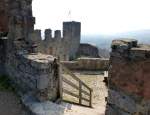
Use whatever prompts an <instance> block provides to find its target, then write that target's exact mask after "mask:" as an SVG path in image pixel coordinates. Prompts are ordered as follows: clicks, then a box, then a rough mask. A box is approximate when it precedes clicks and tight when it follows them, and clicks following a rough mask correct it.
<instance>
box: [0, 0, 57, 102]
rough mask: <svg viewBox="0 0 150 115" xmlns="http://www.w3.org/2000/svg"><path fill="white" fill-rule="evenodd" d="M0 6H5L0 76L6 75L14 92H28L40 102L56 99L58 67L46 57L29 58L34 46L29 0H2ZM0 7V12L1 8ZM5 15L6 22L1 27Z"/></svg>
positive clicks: (0, 47)
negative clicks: (15, 90) (15, 88)
mask: <svg viewBox="0 0 150 115" xmlns="http://www.w3.org/2000/svg"><path fill="white" fill-rule="evenodd" d="M0 3H2V5H3V7H4V6H7V7H6V8H3V9H4V10H6V11H5V12H6V13H2V14H1V15H2V18H1V19H0V28H2V29H1V30H2V31H1V30H0V37H1V38H0V59H1V60H0V74H3V73H4V74H6V75H8V76H9V77H10V78H11V80H12V81H13V84H15V86H16V87H17V89H18V90H17V91H18V92H19V91H20V92H21V93H29V92H31V93H32V94H33V96H35V97H37V98H38V99H39V100H41V101H42V100H56V99H58V98H59V90H58V87H59V85H58V83H59V65H58V64H57V62H56V60H54V57H52V56H50V55H42V54H33V52H36V50H37V45H38V44H37V42H35V41H36V40H34V39H30V38H31V34H32V33H33V31H34V23H35V18H34V17H33V16H32V0H2V1H0ZM0 7H1V8H0V12H1V11H2V10H1V9H2V6H1V4H0ZM5 14H7V16H8V17H7V18H8V20H6V23H4V25H2V23H3V20H4V19H3V18H5V17H6V15H5ZM5 26H6V28H4V27H5ZM7 27H8V28H7ZM7 33H8V34H7ZM39 33H40V32H39V31H36V34H39ZM38 36H40V35H38ZM2 38H3V39H2ZM4 38H5V39H4ZM2 72H3V73H2Z"/></svg>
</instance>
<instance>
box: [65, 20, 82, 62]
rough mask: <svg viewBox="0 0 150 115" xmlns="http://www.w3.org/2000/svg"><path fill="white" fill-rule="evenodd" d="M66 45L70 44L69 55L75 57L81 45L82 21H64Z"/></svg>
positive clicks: (71, 57)
mask: <svg viewBox="0 0 150 115" xmlns="http://www.w3.org/2000/svg"><path fill="white" fill-rule="evenodd" d="M63 38H64V41H65V44H64V45H67V46H68V50H69V57H70V59H74V58H75V57H76V53H77V50H78V48H79V45H80V39H81V23H80V22H75V21H71V22H63Z"/></svg>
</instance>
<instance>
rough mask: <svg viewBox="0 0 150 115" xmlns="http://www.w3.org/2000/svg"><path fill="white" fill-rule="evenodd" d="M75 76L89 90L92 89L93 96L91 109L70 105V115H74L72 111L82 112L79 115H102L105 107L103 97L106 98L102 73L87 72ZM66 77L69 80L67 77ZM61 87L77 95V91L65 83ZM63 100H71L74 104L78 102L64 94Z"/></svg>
mask: <svg viewBox="0 0 150 115" xmlns="http://www.w3.org/2000/svg"><path fill="white" fill-rule="evenodd" d="M75 74H76V76H78V77H79V78H80V79H81V80H82V81H83V82H84V83H86V84H87V85H88V86H89V87H90V88H91V89H93V95H92V106H93V108H86V107H81V106H76V105H72V107H70V108H71V109H70V110H72V114H70V115H74V112H73V111H78V112H81V111H82V112H81V113H82V114H81V115H104V112H105V107H106V102H105V97H107V88H106V86H105V84H104V83H103V80H104V74H103V73H93V72H88V73H87V72H75ZM65 76H66V75H65ZM66 77H68V78H69V75H68V76H66ZM69 79H70V80H72V79H71V78H69ZM72 82H75V81H73V80H72ZM76 84H77V83H76ZM63 86H64V87H65V88H67V89H70V91H72V92H74V93H75V94H78V93H79V92H78V91H77V90H75V89H73V88H72V87H70V86H68V85H66V84H65V83H64V84H63ZM63 98H64V99H65V100H71V101H74V102H78V99H76V98H74V97H71V96H69V95H67V94H64V95H63ZM76 115H77V114H76ZM79 115H80V114H79Z"/></svg>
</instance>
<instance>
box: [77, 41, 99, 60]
mask: <svg viewBox="0 0 150 115" xmlns="http://www.w3.org/2000/svg"><path fill="white" fill-rule="evenodd" d="M77 56H78V57H91V58H100V56H99V50H98V48H97V47H96V46H93V45H91V44H87V43H81V44H80V46H79V49H78V52H77Z"/></svg>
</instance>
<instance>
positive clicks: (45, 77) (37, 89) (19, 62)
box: [6, 53, 59, 101]
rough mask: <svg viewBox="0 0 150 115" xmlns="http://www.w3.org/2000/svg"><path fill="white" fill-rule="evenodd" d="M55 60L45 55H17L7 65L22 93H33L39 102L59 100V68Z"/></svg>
mask: <svg viewBox="0 0 150 115" xmlns="http://www.w3.org/2000/svg"><path fill="white" fill-rule="evenodd" d="M54 60H55V58H54V57H53V56H51V55H44V54H40V53H37V54H26V55H22V54H17V55H16V56H15V58H14V59H13V60H10V61H11V63H9V62H7V63H6V69H7V73H8V75H9V76H10V77H11V79H12V81H14V83H15V84H17V86H18V87H19V89H20V91H21V92H22V93H28V92H32V93H33V95H34V96H35V97H37V98H38V99H39V100H41V101H44V100H55V99H57V98H58V95H59V94H58V83H59V67H56V66H58V65H56V63H54Z"/></svg>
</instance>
